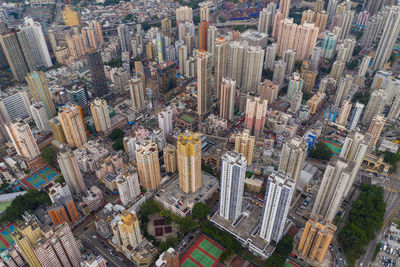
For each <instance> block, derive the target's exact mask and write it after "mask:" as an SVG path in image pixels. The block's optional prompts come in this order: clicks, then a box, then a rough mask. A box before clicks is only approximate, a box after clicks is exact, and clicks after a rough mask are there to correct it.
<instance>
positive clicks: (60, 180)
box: [54, 175, 65, 184]
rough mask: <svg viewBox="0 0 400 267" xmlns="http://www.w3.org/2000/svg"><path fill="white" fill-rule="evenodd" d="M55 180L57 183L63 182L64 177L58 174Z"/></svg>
mask: <svg viewBox="0 0 400 267" xmlns="http://www.w3.org/2000/svg"><path fill="white" fill-rule="evenodd" d="M54 181H55V182H57V183H59V184H64V183H65V179H64V176H62V175H60V176H59V177H57V179H55V180H54Z"/></svg>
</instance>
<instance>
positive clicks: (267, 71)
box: [262, 69, 274, 81]
mask: <svg viewBox="0 0 400 267" xmlns="http://www.w3.org/2000/svg"><path fill="white" fill-rule="evenodd" d="M273 77H274V72H273V71H272V70H270V69H263V70H262V79H263V80H264V79H268V80H271V81H272V78H273Z"/></svg>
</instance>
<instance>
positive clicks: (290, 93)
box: [287, 72, 303, 100]
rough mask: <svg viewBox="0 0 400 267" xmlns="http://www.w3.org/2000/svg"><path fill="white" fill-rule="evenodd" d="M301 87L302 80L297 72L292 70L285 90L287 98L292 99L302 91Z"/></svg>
mask: <svg viewBox="0 0 400 267" xmlns="http://www.w3.org/2000/svg"><path fill="white" fill-rule="evenodd" d="M302 88H303V80H302V79H301V76H300V74H299V73H298V72H294V73H293V75H292V77H291V78H290V80H289V85H288V90H287V98H288V99H289V100H292V99H293V98H294V97H296V95H297V94H298V93H300V92H301V91H302Z"/></svg>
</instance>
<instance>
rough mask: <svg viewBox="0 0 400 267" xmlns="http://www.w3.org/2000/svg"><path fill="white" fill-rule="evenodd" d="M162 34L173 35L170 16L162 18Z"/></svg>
mask: <svg viewBox="0 0 400 267" xmlns="http://www.w3.org/2000/svg"><path fill="white" fill-rule="evenodd" d="M161 34H162V35H164V36H170V37H171V36H172V24H171V21H170V20H169V19H168V18H164V19H162V20H161Z"/></svg>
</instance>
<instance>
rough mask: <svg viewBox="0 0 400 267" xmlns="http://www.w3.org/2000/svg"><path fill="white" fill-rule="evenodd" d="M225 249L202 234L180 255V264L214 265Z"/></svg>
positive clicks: (209, 266) (187, 266) (184, 266)
mask: <svg viewBox="0 0 400 267" xmlns="http://www.w3.org/2000/svg"><path fill="white" fill-rule="evenodd" d="M224 250H225V249H224V248H223V247H222V246H221V245H219V244H218V243H217V242H215V241H214V240H212V239H211V238H209V237H207V236H205V235H202V236H200V237H199V239H197V240H196V242H195V243H194V244H193V245H192V246H191V247H190V248H189V249H188V250H187V251H186V252H185V253H184V254H183V255H182V257H181V258H180V264H181V266H183V267H197V266H200V267H203V266H204V267H216V266H218V265H219V257H220V256H221V254H222V252H223V251H224Z"/></svg>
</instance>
